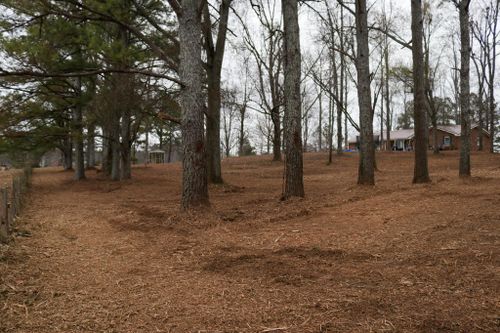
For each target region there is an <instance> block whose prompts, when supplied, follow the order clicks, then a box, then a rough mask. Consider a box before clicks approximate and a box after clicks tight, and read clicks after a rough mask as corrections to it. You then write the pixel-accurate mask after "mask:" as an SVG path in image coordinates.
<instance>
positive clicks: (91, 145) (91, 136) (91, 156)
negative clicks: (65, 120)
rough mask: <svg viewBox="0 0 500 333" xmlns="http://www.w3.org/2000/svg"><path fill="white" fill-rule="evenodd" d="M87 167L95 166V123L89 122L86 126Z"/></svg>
mask: <svg viewBox="0 0 500 333" xmlns="http://www.w3.org/2000/svg"><path fill="white" fill-rule="evenodd" d="M85 153H86V155H87V156H86V158H87V169H93V168H95V124H94V123H90V124H89V126H88V128H87V151H86V152H85Z"/></svg>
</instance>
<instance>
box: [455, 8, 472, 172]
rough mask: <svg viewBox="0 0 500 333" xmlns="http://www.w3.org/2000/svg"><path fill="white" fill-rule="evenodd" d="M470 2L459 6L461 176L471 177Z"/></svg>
mask: <svg viewBox="0 0 500 333" xmlns="http://www.w3.org/2000/svg"><path fill="white" fill-rule="evenodd" d="M469 4H470V0H461V1H460V3H459V4H458V7H459V17H460V111H461V113H460V126H461V131H460V132H461V133H460V140H461V143H460V164H459V176H460V177H470V175H471V171H470V169H471V166H470V131H471V124H470V121H471V107H470V32H469Z"/></svg>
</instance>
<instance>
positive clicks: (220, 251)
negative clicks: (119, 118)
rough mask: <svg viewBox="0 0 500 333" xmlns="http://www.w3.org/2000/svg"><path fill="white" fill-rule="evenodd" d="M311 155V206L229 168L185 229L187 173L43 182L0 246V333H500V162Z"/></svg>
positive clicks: (258, 172)
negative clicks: (363, 176) (371, 179)
mask: <svg viewBox="0 0 500 333" xmlns="http://www.w3.org/2000/svg"><path fill="white" fill-rule="evenodd" d="M325 160H326V155H325V154H316V153H311V154H306V155H305V188H306V194H307V197H306V198H305V199H293V200H290V201H288V202H283V201H280V200H279V198H280V194H281V188H282V172H283V164H282V163H273V162H270V161H269V157H268V156H264V157H248V158H229V159H225V160H224V161H223V168H224V171H223V176H224V179H225V181H226V185H220V186H211V187H210V199H211V202H212V208H211V210H210V211H208V212H205V213H195V214H182V213H180V212H179V201H180V185H181V184H180V179H181V177H180V175H181V166H180V164H178V163H177V164H171V165H162V166H149V167H147V168H145V167H136V168H134V169H133V173H134V175H133V177H134V178H133V180H130V181H126V182H123V183H118V182H110V181H107V180H104V179H103V178H102V175H101V174H98V173H95V171H92V172H89V179H88V180H86V181H83V182H75V181H72V174H71V173H68V172H63V171H61V170H58V169H40V170H36V172H35V175H34V178H33V186H32V190H31V192H30V194H29V196H28V199H27V207H26V209H25V210H24V212H23V215H22V217H21V218H20V219H19V220H18V223H17V229H18V233H17V236H15V237H14V241H13V242H12V243H11V244H10V245H8V246H5V245H4V246H0V332H26V333H42V332H44V333H57V332H65V333H69V332H110V333H111V332H117V333H118V332H119V333H121V332H133V333H136V332H148V333H151V332H180V333H183V332H205V333H209V332H226V333H229V332H267V333H269V332H279V333H290V332H295V333H299V332H300V333H302V332H310V333H326V332H343V333H344V332H426V333H427V332H498V331H499V330H500V296H499V295H500V155H490V154H486V153H484V154H474V155H473V156H472V165H473V177H472V178H471V179H469V180H460V179H459V178H458V177H457V174H458V154H457V153H456V152H446V153H443V154H441V155H439V156H432V155H430V170H431V177H432V183H431V184H426V185H412V184H411V180H412V174H413V155H412V154H411V153H382V154H378V167H379V169H380V171H379V172H377V175H376V177H377V185H376V186H374V187H360V186H357V185H356V171H357V161H358V157H357V155H356V154H353V153H350V154H345V155H344V156H343V157H335V159H334V162H333V164H332V165H330V166H327V165H326V164H325Z"/></svg>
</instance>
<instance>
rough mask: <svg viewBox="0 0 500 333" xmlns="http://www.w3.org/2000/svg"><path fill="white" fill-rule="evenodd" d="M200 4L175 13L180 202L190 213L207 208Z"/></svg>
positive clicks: (192, 2)
mask: <svg viewBox="0 0 500 333" xmlns="http://www.w3.org/2000/svg"><path fill="white" fill-rule="evenodd" d="M200 5H201V0H183V1H182V10H181V12H179V13H178V19H179V40H180V64H179V73H180V77H181V80H182V82H183V84H184V86H183V87H182V90H181V108H182V121H181V132H182V143H183V158H182V200H181V208H182V209H183V210H189V209H192V208H196V207H200V206H208V205H209V200H208V175H207V159H206V147H205V138H204V126H203V125H204V121H203V119H204V116H203V100H204V98H203V93H202V72H203V67H202V64H201V43H200V37H201V36H200V34H201V18H200V12H199V8H200Z"/></svg>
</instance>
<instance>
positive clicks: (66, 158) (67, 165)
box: [61, 135, 73, 171]
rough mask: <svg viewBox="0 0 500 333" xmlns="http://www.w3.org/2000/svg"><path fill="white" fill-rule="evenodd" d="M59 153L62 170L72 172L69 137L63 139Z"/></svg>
mask: <svg viewBox="0 0 500 333" xmlns="http://www.w3.org/2000/svg"><path fill="white" fill-rule="evenodd" d="M61 151H62V154H63V160H62V162H63V168H64V170H65V171H69V170H73V142H72V140H71V136H70V135H68V137H67V138H65V139H63V149H61Z"/></svg>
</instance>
